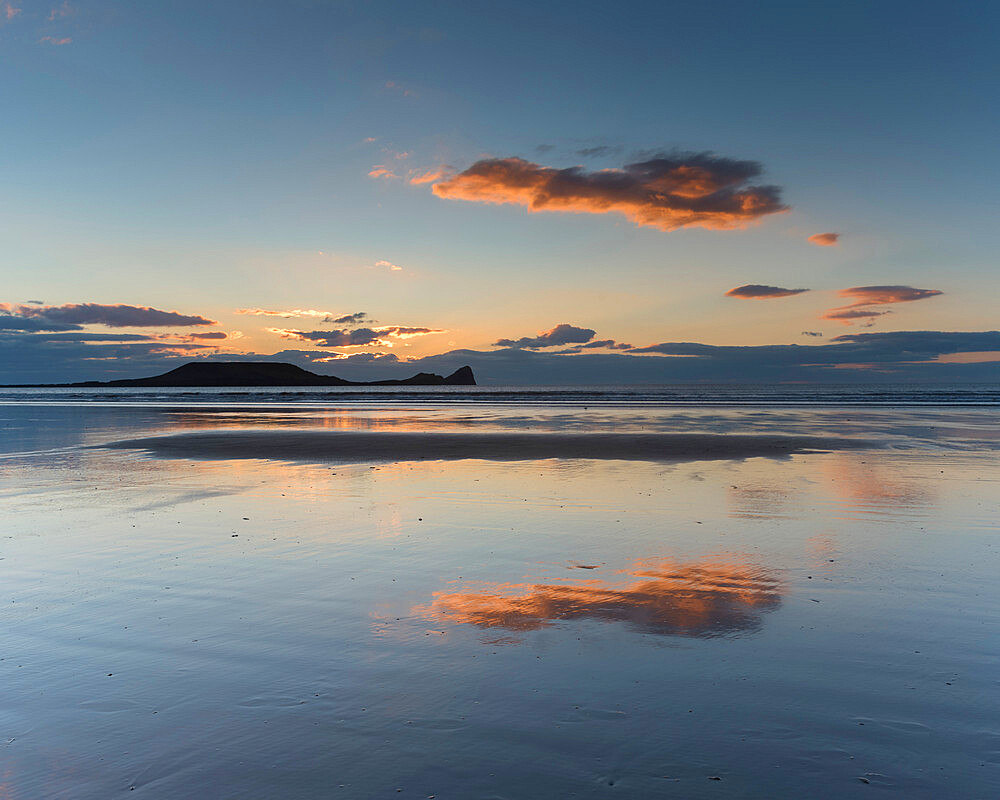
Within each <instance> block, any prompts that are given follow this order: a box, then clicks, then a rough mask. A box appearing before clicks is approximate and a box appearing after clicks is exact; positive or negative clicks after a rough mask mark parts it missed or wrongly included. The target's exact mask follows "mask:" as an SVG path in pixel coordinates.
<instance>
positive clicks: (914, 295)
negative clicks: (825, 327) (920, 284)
mask: <svg viewBox="0 0 1000 800" xmlns="http://www.w3.org/2000/svg"><path fill="white" fill-rule="evenodd" d="M839 294H840V296H841V297H846V298H853V299H854V302H853V303H850V304H848V305H846V306H840V307H839V308H831V309H830V310H828V311H825V312H823V314H822V315H821V317H820V318H821V319H829V320H835V321H837V322H841V323H843V324H844V325H850V324H851V322H852V321H854V320H859V319H867V320H869V321H870V322H871V321H874V319H875V318H876V317H881V316H885V315H886V314H888V313H890V312H889V311H888V310H884V311H870V310H868V311H865V310H861V309H865V308H868V307H869V306H882V305H891V304H894V303H912V302H914V301H916V300H926V299H927V298H929V297H937V296H938V295H940V294H944V292H942V291H941V290H940V289H917V288H914V287H913V286H852V287H851V288H849V289H841V290H840V292H839Z"/></svg>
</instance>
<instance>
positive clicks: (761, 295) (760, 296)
mask: <svg viewBox="0 0 1000 800" xmlns="http://www.w3.org/2000/svg"><path fill="white" fill-rule="evenodd" d="M808 291H809V290H808V289H782V288H781V287H780V286H763V285H761V284H759V283H748V284H745V285H744V286H737V287H736V288H735V289H730V290H729V291H728V292H726V297H742V298H745V299H749V300H768V299H770V298H774V297H791V296H792V295H796V294H802V293H803V292H808Z"/></svg>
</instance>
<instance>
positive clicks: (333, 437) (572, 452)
mask: <svg viewBox="0 0 1000 800" xmlns="http://www.w3.org/2000/svg"><path fill="white" fill-rule="evenodd" d="M103 447H106V448H110V449H117V450H142V451H145V452H147V453H150V454H153V455H157V456H167V457H172V458H203V459H231V458H241V459H242V458H270V459H279V460H283V461H302V462H321V461H333V462H344V463H357V462H362V461H371V462H393V461H457V460H462V459H482V460H485V461H530V460H536V459H549V458H576V459H600V460H625V461H696V460H709V459H733V458H752V457H755V456H769V457H781V456H789V455H792V454H794V453H807V452H823V451H830V450H848V449H858V448H861V447H867V448H872V447H874V445H873V444H872V443H870V442H866V441H863V440H859V439H848V438H833V437H819V436H781V435H774V434H767V435H764V434H735V433H734V434H724V435H720V434H708V433H689V434H669V433H649V434H636V433H578V434H570V433H510V432H504V433H474V432H463V433H442V432H422V433H406V432H396V431H394V432H380V431H363V432H344V431H322V430H279V431H274V430H264V431H246V430H232V431H218V432H199V433H181V434H174V435H171V436H150V437H144V438H140V439H126V440H122V441H116V442H110V443H107V444H104V445H103Z"/></svg>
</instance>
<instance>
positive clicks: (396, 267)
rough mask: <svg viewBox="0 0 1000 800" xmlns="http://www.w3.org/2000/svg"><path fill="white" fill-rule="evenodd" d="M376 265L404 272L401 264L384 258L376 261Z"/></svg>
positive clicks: (392, 270)
mask: <svg viewBox="0 0 1000 800" xmlns="http://www.w3.org/2000/svg"><path fill="white" fill-rule="evenodd" d="M375 266H376V267H379V268H382V269H388V270H389V271H390V272H402V271H403V268H402V267H401V266H399V264H393V263H392V262H391V261H385V260H384V259H380V260H379V261H376V262H375Z"/></svg>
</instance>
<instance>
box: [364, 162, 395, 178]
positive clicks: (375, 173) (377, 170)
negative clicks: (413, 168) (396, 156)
mask: <svg viewBox="0 0 1000 800" xmlns="http://www.w3.org/2000/svg"><path fill="white" fill-rule="evenodd" d="M368 177H369V178H398V177H399V176H398V175H397V174H396V173H395V172H393V171H392V170H391V169H387V168H386V167H385V165H383V164H377V165H375V166H374V167H372V168H371V171H370V172H369V173H368Z"/></svg>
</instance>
